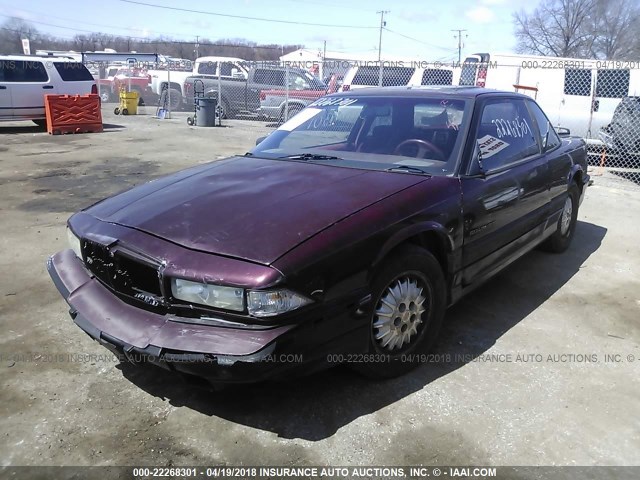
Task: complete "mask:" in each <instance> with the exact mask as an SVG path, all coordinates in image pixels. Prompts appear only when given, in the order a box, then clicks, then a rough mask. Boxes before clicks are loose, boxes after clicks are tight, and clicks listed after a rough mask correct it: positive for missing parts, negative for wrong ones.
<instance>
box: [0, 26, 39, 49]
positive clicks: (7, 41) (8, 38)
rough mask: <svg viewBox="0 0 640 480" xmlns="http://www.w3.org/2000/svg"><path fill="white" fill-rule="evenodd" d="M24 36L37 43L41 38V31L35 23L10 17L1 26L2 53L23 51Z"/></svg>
mask: <svg viewBox="0 0 640 480" xmlns="http://www.w3.org/2000/svg"><path fill="white" fill-rule="evenodd" d="M23 38H28V39H29V40H30V41H31V42H32V43H35V42H37V41H38V40H39V38H40V33H39V32H38V30H37V29H36V28H35V27H34V26H33V25H31V24H29V23H27V22H25V21H24V20H22V19H20V18H13V17H12V18H9V19H8V20H7V21H6V22H4V23H3V24H2V26H1V27H0V53H6V54H8V53H22V39H23ZM31 49H32V50H33V49H34V47H33V46H32V47H31Z"/></svg>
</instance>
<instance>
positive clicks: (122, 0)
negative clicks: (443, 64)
mask: <svg viewBox="0 0 640 480" xmlns="http://www.w3.org/2000/svg"><path fill="white" fill-rule="evenodd" d="M119 1H121V2H124V3H130V4H133V5H143V6H145V7H153V8H162V9H165V10H172V11H177V12H188V13H198V14H201V15H213V16H215V17H225V18H238V19H242V20H255V21H258V22H271V23H285V24H288V25H305V26H312V27H332V28H355V29H372V28H377V27H365V26H362V25H332V24H326V23H310V22H294V21H293V20H278V19H275V18H262V17H246V16H243V15H231V14H227V13H217V12H207V11H203V10H192V9H189V8H179V7H169V6H167V5H157V4H154V3H145V2H137V1H134V0H119Z"/></svg>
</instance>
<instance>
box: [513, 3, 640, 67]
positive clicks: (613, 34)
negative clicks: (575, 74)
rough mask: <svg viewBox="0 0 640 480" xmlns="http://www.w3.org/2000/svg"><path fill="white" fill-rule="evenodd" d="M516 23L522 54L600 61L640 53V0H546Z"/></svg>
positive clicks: (518, 18) (516, 32)
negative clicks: (595, 59) (597, 59)
mask: <svg viewBox="0 0 640 480" xmlns="http://www.w3.org/2000/svg"><path fill="white" fill-rule="evenodd" d="M514 22H515V35H516V39H517V47H516V48H517V50H518V52H520V53H534V54H538V55H552V56H556V57H580V58H599V59H628V58H633V57H634V55H638V53H640V40H639V35H640V0H542V2H541V3H540V4H539V5H538V7H537V8H536V9H535V10H534V11H533V12H532V13H530V14H529V13H526V12H524V11H521V12H519V13H516V14H515V15H514Z"/></svg>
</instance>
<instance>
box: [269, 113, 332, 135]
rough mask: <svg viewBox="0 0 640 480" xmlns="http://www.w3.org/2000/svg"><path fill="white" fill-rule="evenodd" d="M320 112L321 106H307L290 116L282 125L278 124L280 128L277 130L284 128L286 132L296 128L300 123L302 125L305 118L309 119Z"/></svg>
mask: <svg viewBox="0 0 640 480" xmlns="http://www.w3.org/2000/svg"><path fill="white" fill-rule="evenodd" d="M320 112H322V109H321V108H311V107H307V108H305V109H304V110H302V111H301V112H300V113H298V114H297V115H295V116H294V117H292V118H290V119H289V120H288V121H287V122H285V123H283V124H282V125H280V128H278V130H284V131H286V132H291V131H293V130H295V129H296V128H298V127H299V126H300V125H302V124H303V123H304V122H306V121H307V120H309V119H311V118H313V117H315V116H316V115H318V114H319V113H320Z"/></svg>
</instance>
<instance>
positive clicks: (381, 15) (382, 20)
mask: <svg viewBox="0 0 640 480" xmlns="http://www.w3.org/2000/svg"><path fill="white" fill-rule="evenodd" d="M376 13H378V14H380V37H379V38H378V65H379V66H380V72H379V74H378V86H379V87H381V86H382V29H383V28H384V27H386V26H387V22H385V21H384V14H385V13H390V12H389V10H380V11H379V12H376Z"/></svg>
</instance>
